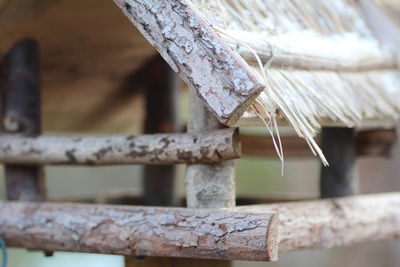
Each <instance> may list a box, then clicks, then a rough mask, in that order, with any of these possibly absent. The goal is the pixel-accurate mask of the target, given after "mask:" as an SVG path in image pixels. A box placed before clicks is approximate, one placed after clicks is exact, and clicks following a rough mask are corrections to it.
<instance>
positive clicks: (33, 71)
mask: <svg viewBox="0 0 400 267" xmlns="http://www.w3.org/2000/svg"><path fill="white" fill-rule="evenodd" d="M0 91H1V92H2V95H1V109H2V110H1V120H2V122H1V126H2V127H1V128H2V132H6V133H10V134H19V135H25V136H36V135H39V134H40V132H41V116H40V110H41V108H40V104H41V92H40V82H39V47H38V43H37V42H36V41H35V40H31V39H26V40H22V41H20V42H18V43H16V44H15V45H14V46H13V47H12V48H11V50H10V51H9V52H8V53H7V54H6V56H5V57H4V59H3V60H2V62H1V73H0ZM2 144H4V145H6V143H2ZM10 163H11V164H6V165H5V166H4V170H5V180H6V192H7V199H9V200H31V201H41V200H44V199H45V195H46V190H45V183H44V172H43V169H42V167H41V166H34V165H28V166H27V165H25V166H16V165H14V162H10Z"/></svg>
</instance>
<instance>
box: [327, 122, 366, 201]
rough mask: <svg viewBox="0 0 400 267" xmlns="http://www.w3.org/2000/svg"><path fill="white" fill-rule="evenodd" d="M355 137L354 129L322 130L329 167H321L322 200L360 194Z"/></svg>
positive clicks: (329, 128)
mask: <svg viewBox="0 0 400 267" xmlns="http://www.w3.org/2000/svg"><path fill="white" fill-rule="evenodd" d="M355 136H356V135H355V130H354V129H352V128H338V127H336V128H335V127H326V128H323V129H322V133H321V146H322V151H323V152H324V155H325V157H326V159H327V160H328V162H329V166H328V167H324V166H322V167H321V168H322V169H321V181H320V192H321V198H333V197H343V196H349V195H353V194H356V193H357V192H358V175H357V169H356V155H357V145H356V138H355Z"/></svg>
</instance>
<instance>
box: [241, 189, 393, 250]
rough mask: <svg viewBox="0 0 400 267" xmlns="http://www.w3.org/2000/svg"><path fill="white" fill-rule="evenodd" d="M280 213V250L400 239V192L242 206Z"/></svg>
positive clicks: (248, 209) (325, 247)
mask: <svg viewBox="0 0 400 267" xmlns="http://www.w3.org/2000/svg"><path fill="white" fill-rule="evenodd" d="M238 209H239V210H246V211H250V210H254V211H259V212H263V211H269V210H275V211H277V212H279V251H280V252H289V251H297V250H303V249H329V248H333V247H342V246H350V245H355V244H362V243H368V242H373V241H380V240H390V239H394V238H399V237H400V228H399V223H398V222H399V220H400V193H385V194H376V195H364V196H354V197H346V198H337V199H331V200H314V201H298V202H292V203H280V204H271V205H253V206H242V207H240V208H238Z"/></svg>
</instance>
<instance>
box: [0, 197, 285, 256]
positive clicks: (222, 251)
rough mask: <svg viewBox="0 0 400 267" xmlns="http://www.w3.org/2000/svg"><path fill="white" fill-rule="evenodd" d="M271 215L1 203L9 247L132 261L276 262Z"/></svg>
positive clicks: (0, 222) (0, 228) (0, 220)
mask: <svg viewBox="0 0 400 267" xmlns="http://www.w3.org/2000/svg"><path fill="white" fill-rule="evenodd" d="M277 222H278V220H277V216H276V213H275V212H265V211H263V212H262V213H259V212H246V211H238V210H235V209H220V210H204V209H184V208H154V207H134V206H112V205H93V204H67V203H60V204H55V203H42V204H40V203H24V202H8V203H7V202H3V203H0V236H1V237H2V238H3V239H4V240H5V242H6V243H7V245H8V246H10V247H22V248H27V249H31V250H44V251H60V250H61V251H75V252H94V253H108V254H121V255H135V256H168V257H188V258H208V259H238V260H253V261H268V260H276V259H277V251H278V244H277V238H278V236H277V235H278V233H277Z"/></svg>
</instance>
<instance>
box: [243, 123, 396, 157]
mask: <svg viewBox="0 0 400 267" xmlns="http://www.w3.org/2000/svg"><path fill="white" fill-rule="evenodd" d="M318 139H319V138H317V141H318V143H320V142H319V140H318ZM281 140H282V145H283V148H284V152H285V158H292V157H293V158H304V157H313V156H314V155H313V153H312V152H311V150H310V148H309V146H308V145H307V142H306V141H305V140H304V139H303V138H300V137H297V136H281ZM240 142H241V143H242V154H243V156H253V157H268V158H276V157H278V156H277V154H276V150H275V147H274V145H273V143H272V140H271V137H270V136H262V135H250V134H241V135H240ZM356 142H357V150H356V153H357V156H358V157H390V156H391V153H392V148H393V145H394V144H395V142H396V131H395V130H393V129H390V130H369V131H361V132H358V133H357V137H356Z"/></svg>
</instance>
